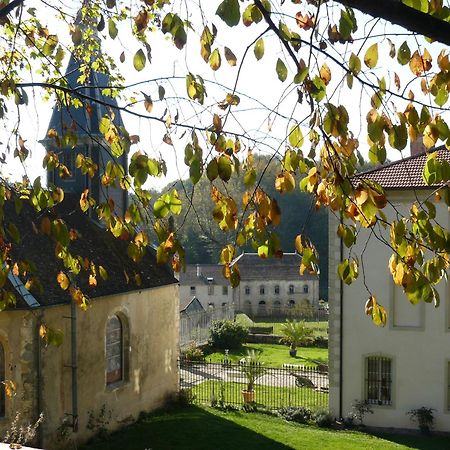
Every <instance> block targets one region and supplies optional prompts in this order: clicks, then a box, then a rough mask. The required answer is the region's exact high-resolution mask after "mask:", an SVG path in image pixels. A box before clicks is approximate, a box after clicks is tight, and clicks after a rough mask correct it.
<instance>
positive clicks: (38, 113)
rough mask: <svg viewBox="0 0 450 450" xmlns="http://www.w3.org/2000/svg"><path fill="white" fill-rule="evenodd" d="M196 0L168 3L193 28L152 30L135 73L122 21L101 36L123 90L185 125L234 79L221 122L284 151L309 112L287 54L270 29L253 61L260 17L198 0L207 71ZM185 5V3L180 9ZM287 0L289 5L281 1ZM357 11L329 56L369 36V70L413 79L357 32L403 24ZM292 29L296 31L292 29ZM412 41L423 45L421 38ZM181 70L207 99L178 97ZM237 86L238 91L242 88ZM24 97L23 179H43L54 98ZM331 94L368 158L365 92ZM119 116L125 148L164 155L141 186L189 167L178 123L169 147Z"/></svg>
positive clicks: (182, 174)
mask: <svg viewBox="0 0 450 450" xmlns="http://www.w3.org/2000/svg"><path fill="white" fill-rule="evenodd" d="M200 1H201V0H197V1H193V2H176V1H175V2H174V5H175V6H177V5H181V6H179V8H180V9H179V10H178V12H179V13H180V15H184V14H187V15H188V16H189V17H190V20H191V21H192V24H193V28H194V30H193V32H192V33H191V35H190V36H189V41H188V45H187V46H186V47H185V48H184V49H183V50H181V51H180V50H178V49H176V48H175V47H174V46H173V44H172V43H171V42H170V40H169V38H168V37H167V36H162V34H161V33H152V35H151V36H150V39H149V42H150V45H151V47H152V63H151V64H148V63H147V65H146V67H145V68H144V70H142V71H141V72H136V71H135V70H134V68H133V67H132V63H131V61H132V57H133V55H134V53H135V52H136V51H137V50H138V48H139V44H138V43H137V42H136V41H135V40H134V39H133V38H132V37H131V36H130V35H129V34H127V33H128V30H127V29H126V27H123V28H122V29H119V36H118V38H116V40H115V41H112V40H111V39H109V38H107V39H106V40H105V42H104V44H103V45H104V50H105V51H106V52H108V53H110V54H111V55H113V56H114V57H115V58H116V60H117V61H118V60H119V56H120V54H121V53H122V51H124V52H125V56H126V59H125V62H124V63H123V64H121V63H120V62H118V65H119V67H121V71H122V74H123V76H124V77H125V79H126V83H127V84H133V83H141V84H139V85H136V86H135V87H134V88H133V89H130V90H128V91H127V94H128V95H131V96H133V95H134V96H136V97H137V98H141V97H142V93H145V94H146V95H149V96H151V97H152V99H153V101H154V108H153V111H152V113H151V115H152V116H155V117H162V116H163V115H164V111H165V109H166V108H168V109H169V110H170V113H171V115H172V117H174V116H175V114H176V113H177V112H178V114H179V117H180V122H181V121H184V122H186V123H189V124H196V125H197V126H209V125H211V118H212V115H211V113H217V114H223V111H221V110H220V109H219V108H218V107H217V103H218V102H220V101H222V100H223V99H224V96H225V93H227V92H229V91H230V90H231V88H232V87H233V85H234V84H235V83H236V92H237V93H238V94H239V96H240V98H241V103H240V105H239V106H238V107H235V108H233V109H232V113H231V114H230V116H229V117H228V119H227V122H226V127H225V128H226V129H227V130H231V131H233V132H236V133H241V134H248V135H249V136H251V137H252V138H253V139H256V140H257V141H258V145H255V144H254V142H253V141H252V140H247V139H245V138H243V139H241V142H242V145H243V148H244V150H245V149H248V148H254V149H255V150H257V151H260V152H262V153H265V154H272V153H273V152H274V151H279V152H284V147H285V141H284V139H285V136H286V135H287V133H288V131H289V129H290V127H291V126H292V124H293V123H294V122H293V121H292V120H289V118H290V117H292V118H293V119H294V120H295V121H297V122H303V121H304V120H305V119H307V118H309V115H310V110H309V107H308V105H307V103H306V102H303V103H302V104H300V103H298V101H297V100H298V95H297V93H296V86H295V85H293V84H292V83H290V82H289V81H290V80H292V78H293V75H294V73H295V68H293V67H292V64H291V62H290V61H289V59H287V58H286V55H285V54H284V52H283V49H282V47H281V45H280V43H279V42H278V40H277V39H276V38H275V37H274V36H272V37H270V36H268V37H264V39H265V54H264V57H263V58H262V59H261V60H260V61H257V60H256V58H255V56H254V54H253V46H250V44H251V43H252V42H253V41H254V40H255V38H256V37H257V36H258V35H259V34H260V33H261V32H262V31H264V29H265V26H264V25H263V24H262V23H260V24H258V25H257V26H254V25H253V26H251V27H248V28H245V29H244V27H243V26H241V25H240V26H239V27H235V28H232V29H230V28H228V27H227V26H226V25H225V24H224V23H223V22H222V21H221V20H220V18H219V17H217V16H215V10H216V8H217V6H218V4H219V3H220V2H219V1H211V0H209V1H203V2H201V4H202V7H203V10H204V16H205V17H207V18H213V22H214V24H215V25H216V26H217V29H218V36H217V39H216V42H215V45H217V46H218V47H219V48H220V49H221V54H222V66H221V68H220V69H219V70H218V71H217V72H213V71H212V70H210V69H209V67H208V66H207V64H205V62H204V61H203V60H202V58H201V57H200V46H199V42H198V37H196V36H195V35H194V33H197V34H199V33H200V31H199V30H201V29H202V25H201V17H200V9H199V7H198V3H199V2H200ZM183 5H184V6H183ZM186 5H188V6H189V8H190V9H188V10H186ZM70 6H71V8H72V10H73V14H74V15H75V11H76V8H77V7H76V4H75V3H71V4H70ZM175 6H174V7H175ZM287 6H289V5H287V3H286V7H287ZM290 8H291V9H290V13H291V14H292V15H295V12H296V11H297V10H298V9H299V8H300V5H290ZM42 17H44V18H47V17H48V19H49V24H48V25H49V28H51V29H55V30H57V32H58V36H59V38H60V40H62V41H65V42H68V40H69V39H70V38H69V34H68V27H67V25H66V24H61V23H57V22H55V18H54V17H53V16H52V15H51V14H46V11H44V14H43V16H42ZM357 18H358V21H359V30H358V32H357V33H355V38H356V39H355V42H354V44H353V45H346V46H343V45H341V46H337V47H336V50H334V49H332V48H330V52H331V53H332V54H334V55H335V56H339V55H338V53H337V52H342V53H344V52H345V53H346V54H347V55H348V56H349V55H350V53H351V52H354V53H356V54H358V52H360V57H361V59H362V58H363V55H364V51H365V50H364V49H365V48H367V46H368V45H370V44H371V43H373V42H380V52H379V54H380V59H379V63H378V66H377V68H376V69H375V71H374V72H375V74H376V76H378V77H379V78H381V77H382V76H386V75H388V73H390V72H391V71H392V70H396V71H397V73H398V74H399V76H400V79H401V80H402V85H406V81H407V80H409V79H411V78H412V76H411V72H410V71H409V69H408V68H407V66H406V67H403V68H401V67H399V66H398V64H397V63H395V64H393V61H392V60H391V59H390V58H389V56H387V51H388V50H387V49H388V48H389V43H388V41H387V40H386V39H382V38H380V37H377V38H370V39H368V40H367V42H366V40H365V39H364V38H365V36H366V35H367V34H369V31H370V32H371V33H370V34H371V35H378V36H379V35H380V34H383V33H384V32H386V31H387V32H389V33H402V32H404V30H401V29H400V28H398V27H392V26H388V27H386V26H385V25H383V24H376V23H375V21H374V20H373V19H372V18H370V17H367V16H363V15H361V14H357ZM373 27H374V28H373ZM372 28H373V29H372ZM106 29H107V27H106ZM295 31H300V30H299V29H296V30H295ZM106 32H107V31H106V30H105V31H104V32H103V33H102V35H105V36H106ZM307 35H308V34H307ZM302 37H303V34H302ZM400 39H401V40H399V39H396V42H397V43H398V45H397V46H399V45H400V43H401V42H402V38H401V37H400ZM407 41H408V43H409V44H410V46H411V48H412V49H413V48H414V47H416V46H417V42H416V41H415V38H412V37H408V38H407ZM419 43H420V44H423V40H422V41H421V42H419ZM223 46H227V47H229V48H230V49H231V50H232V51H233V52H234V54H235V55H236V56H237V62H238V64H237V66H235V67H230V66H229V65H228V64H227V62H226V61H225V58H224V57H223ZM249 46H250V47H249ZM247 47H249V48H248V51H247V56H246V58H245V60H244V63H243V66H242V68H241V69H239V65H240V62H241V61H242V60H243V56H244V53H245V52H246V50H247ZM213 48H214V47H213ZM427 48H429V50H430V52H431V53H432V54H433V55H434V56H436V52H437V49H438V48H439V46H438V45H436V44H435V45H434V46H433V45H427ZM299 55H300V56H302V57H303V58H304V59H305V60H307V58H308V51H307V49H306V48H303V49H301V50H300V52H299ZM278 58H281V59H283V60H284V61H285V62H286V63H287V66H288V68H289V76H288V79H287V81H286V82H284V83H281V82H280V81H279V80H278V78H277V74H276V71H275V62H276V60H277V59H278ZM323 62H326V63H327V64H328V65H329V66H330V68H331V69H332V80H331V82H330V87H333V86H335V85H337V84H338V83H339V82H340V80H341V78H340V76H338V72H337V71H335V68H334V66H333V63H332V62H330V61H329V60H327V61H326V60H325V59H324V58H323V57H322V56H320V57H319V59H318V60H317V66H318V67H320V66H321V65H322V64H323ZM187 71H190V72H192V73H193V74H202V75H203V76H204V78H205V80H206V79H208V80H209V82H208V83H207V89H208V98H207V99H206V101H205V105H203V106H199V105H196V106H193V105H192V103H191V102H188V101H186V99H183V98H180V96H181V97H186V94H185V92H186V88H185V82H184V79H183V77H184V76H185V74H186V72H187ZM238 74H239V77H238ZM164 77H180V79H173V78H171V79H165V80H162V81H161V80H160V81H158V82H144V81H145V80H151V79H152V80H155V79H158V78H164ZM237 77H238V78H237ZM371 79H372V81H376V79H375V77H372V78H371ZM236 80H237V82H236ZM214 83H217V84H214ZM159 85H162V86H163V87H164V88H165V91H166V97H165V99H164V101H162V102H160V101H158V86H159ZM218 85H225V86H227V87H228V89H223V88H221V87H218ZM330 87H329V89H328V90H329V92H331V90H330ZM392 88H393V89H394V90H395V87H393V86H392ZM244 93H245V95H242V94H244ZM28 96H29V99H30V103H29V106H28V107H26V108H23V107H22V108H20V116H21V117H20V123H21V126H20V133H21V135H22V137H23V138H24V139H25V140H26V141H27V146H29V148H30V150H31V156H30V158H29V161H27V162H26V168H27V173H28V175H29V177H30V179H31V180H33V179H34V178H35V177H36V176H39V175H41V176H43V178H45V176H44V170H43V169H42V163H41V161H42V157H43V156H44V151H45V150H44V149H43V147H42V146H41V145H40V144H39V140H41V139H42V138H44V137H45V134H46V131H47V125H48V122H49V119H50V116H51V112H52V108H53V101H51V100H50V101H49V102H43V101H42V99H41V93H40V92H39V91H37V90H36V91H34V92H30V91H28ZM331 101H333V103H335V104H337V103H338V102H340V103H342V104H344V105H345V106H346V107H347V110H348V111H349V115H350V125H351V128H352V129H353V130H354V132H355V134H356V137H358V138H359V140H360V148H359V149H360V151H361V153H362V154H363V155H364V156H365V157H367V150H368V146H367V143H366V142H365V137H364V133H365V131H366V124H365V113H366V112H367V110H368V104H369V102H370V95H368V94H367V93H366V92H365V91H364V90H361V89H360V88H358V87H357V82H356V81H355V87H354V88H353V90H351V91H350V90H348V89H347V88H343V89H341V90H338V91H337V92H336V93H335V95H334V96H333V97H332V98H331ZM396 104H400V107H399V108H400V109H402V108H403V107H404V105H405V103H403V104H402V103H398V102H397V100H396ZM12 108H14V107H12ZM133 110H135V111H137V112H140V113H144V114H145V110H144V108H143V105H142V103H139V104H137V105H136V106H134V107H133ZM275 111H276V112H277V113H278V114H276V113H275ZM281 116H284V117H285V118H283V117H281ZM122 118H123V120H124V122H125V126H126V128H127V130H128V131H129V133H130V134H132V135H139V137H140V142H139V144H138V145H137V146H133V147H132V152H133V151H135V150H137V149H140V150H142V151H144V152H146V153H148V154H149V155H151V156H154V157H162V158H164V159H165V160H166V163H167V167H168V174H167V177H166V178H163V179H161V178H159V179H152V181H151V182H150V183H148V185H147V187H155V188H161V187H163V186H164V185H166V184H167V183H168V182H170V181H172V180H176V179H179V178H186V177H187V176H188V168H187V167H186V166H185V165H184V162H183V160H182V159H183V158H182V155H183V152H184V145H185V144H184V141H185V138H186V133H185V130H184V129H179V130H176V131H175V132H174V134H173V135H172V141H173V144H174V145H173V146H170V145H167V144H165V143H164V142H163V140H162V138H163V136H164V134H165V133H166V130H165V127H164V126H163V125H161V124H160V123H157V122H155V121H151V120H147V119H138V118H135V117H132V116H130V115H127V114H123V115H122ZM8 129H11V122H10V123H9V124H7V125H6V126H5V128H4V129H3V131H2V132H0V141H1V142H3V143H4V144H5V143H6V142H8V133H7V131H9V130H8ZM305 132H306V128H305ZM12 148H14V145H12ZM204 151H205V153H207V152H208V151H209V149H208V148H207V146H206V145H204ZM243 153H244V152H243ZM407 153H408V152H407V151H406V152H403V156H407ZM180 156H181V158H180ZM401 156H402V155H401V154H400V153H399V152H397V151H394V150H393V151H390V152H388V158H389V159H391V160H395V159H398V158H399V157H401ZM22 173H23V169H22V167H21V166H20V164H18V162H17V161H12V158H9V159H8V164H7V165H5V164H3V166H2V174H3V176H7V177H10V178H12V179H17V178H20V177H21V175H22Z"/></svg>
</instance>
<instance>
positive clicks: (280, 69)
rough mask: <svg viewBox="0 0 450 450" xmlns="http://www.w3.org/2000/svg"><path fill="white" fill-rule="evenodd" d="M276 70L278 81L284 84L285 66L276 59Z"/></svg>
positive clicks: (285, 76)
mask: <svg viewBox="0 0 450 450" xmlns="http://www.w3.org/2000/svg"><path fill="white" fill-rule="evenodd" d="M276 70H277V75H278V79H279V80H280V81H281V82H284V81H285V80H286V78H287V75H288V71H287V68H286V65H285V64H284V62H283V61H282V60H281V59H280V58H278V60H277V65H276Z"/></svg>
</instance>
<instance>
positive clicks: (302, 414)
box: [278, 406, 311, 423]
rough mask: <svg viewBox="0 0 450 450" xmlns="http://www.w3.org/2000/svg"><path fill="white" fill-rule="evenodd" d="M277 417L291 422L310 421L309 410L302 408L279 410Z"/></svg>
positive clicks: (292, 407)
mask: <svg viewBox="0 0 450 450" xmlns="http://www.w3.org/2000/svg"><path fill="white" fill-rule="evenodd" d="M278 415H279V416H281V417H283V418H284V419H286V420H289V421H291V422H297V423H307V422H308V421H309V420H310V419H311V410H310V409H308V408H305V407H303V406H301V407H299V408H295V407H294V406H288V407H285V408H281V409H280V410H279V411H278Z"/></svg>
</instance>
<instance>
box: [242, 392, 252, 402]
mask: <svg viewBox="0 0 450 450" xmlns="http://www.w3.org/2000/svg"><path fill="white" fill-rule="evenodd" d="M242 398H243V399H244V403H253V402H254V401H255V391H247V390H245V389H243V390H242Z"/></svg>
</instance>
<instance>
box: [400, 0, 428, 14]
mask: <svg viewBox="0 0 450 450" xmlns="http://www.w3.org/2000/svg"><path fill="white" fill-rule="evenodd" d="M402 3H403V4H404V5H406V6H409V7H410V8H413V9H417V10H418V11H421V12H423V13H428V1H427V0H402Z"/></svg>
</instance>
